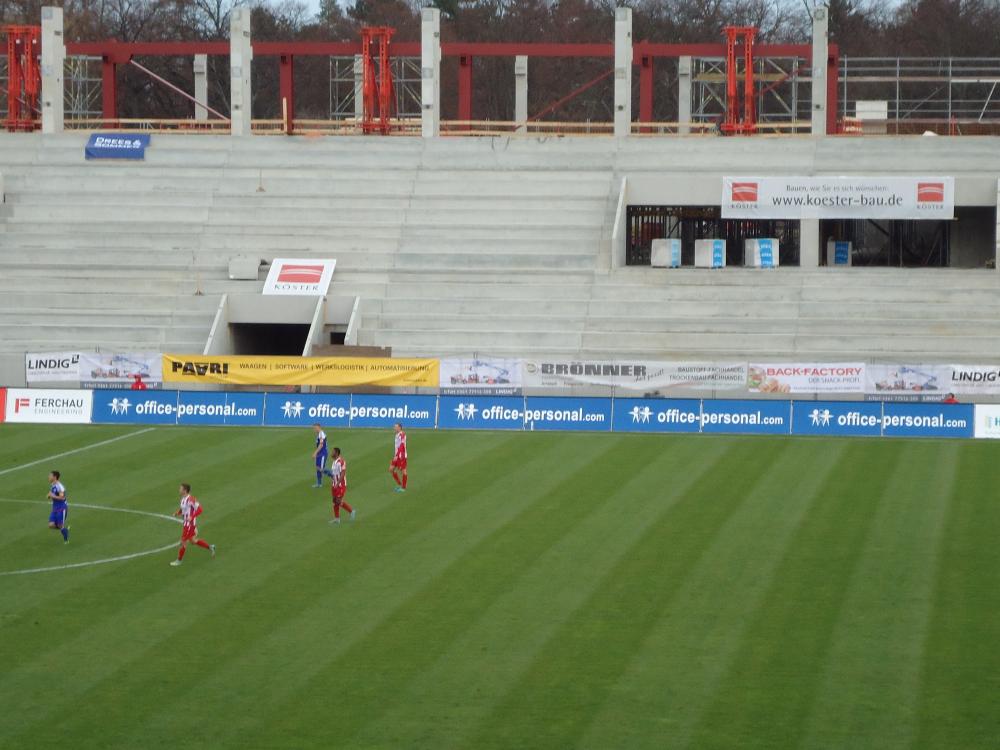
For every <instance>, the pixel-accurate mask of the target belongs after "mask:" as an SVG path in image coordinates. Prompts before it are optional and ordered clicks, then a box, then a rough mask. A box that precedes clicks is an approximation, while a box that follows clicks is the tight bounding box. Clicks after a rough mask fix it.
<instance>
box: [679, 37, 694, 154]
mask: <svg viewBox="0 0 1000 750" xmlns="http://www.w3.org/2000/svg"><path fill="white" fill-rule="evenodd" d="M677 132H678V133H679V134H680V135H687V134H688V133H690V132H691V56H690V55H683V56H682V57H678V58H677Z"/></svg>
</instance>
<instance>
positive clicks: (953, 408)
mask: <svg viewBox="0 0 1000 750" xmlns="http://www.w3.org/2000/svg"><path fill="white" fill-rule="evenodd" d="M974 428H975V407H974V406H973V405H972V404H941V403H937V404H913V403H893V402H891V401H889V402H886V403H884V404H883V406H882V434H883V435H885V436H886V437H948V438H970V437H972V435H973V431H974Z"/></svg>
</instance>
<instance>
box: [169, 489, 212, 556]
mask: <svg viewBox="0 0 1000 750" xmlns="http://www.w3.org/2000/svg"><path fill="white" fill-rule="evenodd" d="M180 493H181V507H180V508H178V509H177V511H176V512H175V513H174V515H175V516H180V517H181V518H182V519H183V520H184V525H183V526H182V527H181V548H180V549H179V550H178V551H177V559H176V560H174V561H173V562H172V563H170V564H171V565H172V566H173V567H175V568H176V567H177V566H178V565H180V564H181V561H182V560H183V559H184V553H185V552H186V551H187V544H188V542H194V543H195V544H197V545H198V546H199V547H204V548H205V549H207V550H208V551H209V552H211V553H212V557H215V545H214V544H209V543H208V542H206V541H205V540H203V539H199V538H198V516H200V515H201V512H202V510H203V509H202V507H201V503H199V502H198V498H196V497H195V496H194V495H192V494H191V485H190V484H187V483H186V482H185V483H183V484H181V486H180Z"/></svg>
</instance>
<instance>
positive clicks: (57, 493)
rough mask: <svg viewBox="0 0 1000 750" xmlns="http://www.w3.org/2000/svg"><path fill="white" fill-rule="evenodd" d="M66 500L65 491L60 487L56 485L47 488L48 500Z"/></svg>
mask: <svg viewBox="0 0 1000 750" xmlns="http://www.w3.org/2000/svg"><path fill="white" fill-rule="evenodd" d="M65 499H66V490H64V489H63V488H62V487H60V486H59V485H58V484H53V485H52V486H51V487H49V500H57V501H63V500H65Z"/></svg>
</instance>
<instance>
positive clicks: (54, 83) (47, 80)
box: [42, 6, 66, 133]
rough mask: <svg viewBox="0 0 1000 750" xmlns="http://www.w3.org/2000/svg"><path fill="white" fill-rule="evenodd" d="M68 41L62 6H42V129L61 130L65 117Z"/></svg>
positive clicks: (45, 131) (52, 131) (58, 131)
mask: <svg viewBox="0 0 1000 750" xmlns="http://www.w3.org/2000/svg"><path fill="white" fill-rule="evenodd" d="M65 62H66V43H65V40H64V38H63V11H62V8H53V7H50V6H46V7H44V8H42V132H43V133H61V132H62V131H63V120H64V111H65V110H64V106H63V103H64V96H65V94H64V92H63V84H64V81H63V75H64V71H63V67H64V65H65Z"/></svg>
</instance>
